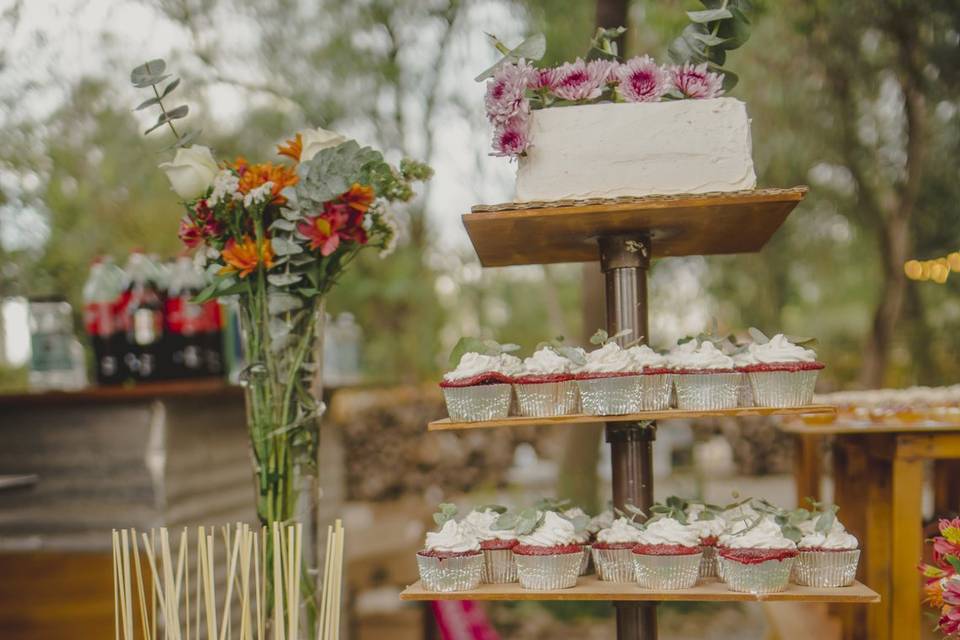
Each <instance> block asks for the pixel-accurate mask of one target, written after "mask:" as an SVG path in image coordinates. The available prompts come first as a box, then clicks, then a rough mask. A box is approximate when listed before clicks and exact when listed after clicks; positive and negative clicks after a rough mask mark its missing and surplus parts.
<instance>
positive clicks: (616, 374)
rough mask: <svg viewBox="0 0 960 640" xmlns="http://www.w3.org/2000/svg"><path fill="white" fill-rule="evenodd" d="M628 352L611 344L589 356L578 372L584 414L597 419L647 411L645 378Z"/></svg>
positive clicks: (613, 343)
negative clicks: (645, 404) (644, 387)
mask: <svg viewBox="0 0 960 640" xmlns="http://www.w3.org/2000/svg"><path fill="white" fill-rule="evenodd" d="M634 362H635V361H634V358H633V357H632V356H631V355H630V353H629V352H628V350H625V349H623V348H621V347H620V345H618V344H617V343H616V342H607V343H606V344H604V345H603V346H602V347H600V348H599V349H595V350H593V351H591V352H589V353H587V355H586V363H585V364H584V365H583V366H581V367H580V368H579V369H578V371H577V386H578V387H579V389H580V403H581V405H582V406H583V412H584V413H586V414H589V415H594V416H614V415H624V414H628V413H637V412H638V411H641V410H642V408H643V400H642V393H643V375H641V374H640V373H639V372H638V371H637V370H636V366H635V364H634Z"/></svg>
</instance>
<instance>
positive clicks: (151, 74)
mask: <svg viewBox="0 0 960 640" xmlns="http://www.w3.org/2000/svg"><path fill="white" fill-rule="evenodd" d="M166 70H167V63H166V62H165V61H164V60H163V59H161V58H156V59H154V60H150V61H148V62H144V63H143V64H141V65H140V66H139V67H137V68H135V69H134V70H133V71H131V72H130V82H131V83H132V84H133V86H134V87H135V88H137V89H147V88H149V89H151V90H152V91H153V97H152V98H147V99H146V100H144V101H143V102H141V103H140V104H138V105H137V106H136V107H135V108H134V111H140V110H142V109H146V108H148V107H152V106H154V105H156V106H157V107H159V108H160V115H159V116H158V117H157V121H156V122H155V123H154V124H153V126H151V127H150V128H149V129H147V130H146V131H144V132H143V134H144V135H147V134H149V133H151V132H152V131H155V130H156V129H159V128H160V127H162V126H163V125H167V126H168V127H169V128H170V131H171V132H172V133H173V135H174V137H175V138H176V142H174V143H173V144H172V145H170V147H168V149H178V148H180V147H184V146H186V145H188V144H190V143H191V142H193V141H194V140H196V139H197V136H199V135H200V133H201V131H202V130H201V129H197V130H195V131H186V132H184V133H183V134H181V133H180V132H179V131H177V127H176V126H175V125H174V124H173V121H174V120H180V119H181V118H186V117H187V114H188V113H190V107H189V106H187V105H185V104H182V105H180V106H179V107H173V108H168V107H167V106H166V105H165V104H164V103H163V100H164V98H167V97H168V96H170V94H172V93H173V92H174V90H176V88H177V87H179V86H180V78H174V79H173V80H170V81H169V82H167V83H166V85H165V86H164V87H163V90H161V89H160V88H159V86H160V85H161V84H163V83H164V82H166V81H167V80H168V79H169V78H170V74H169V73H165V71H166Z"/></svg>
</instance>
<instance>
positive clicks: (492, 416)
mask: <svg viewBox="0 0 960 640" xmlns="http://www.w3.org/2000/svg"><path fill="white" fill-rule="evenodd" d="M512 397H513V387H512V386H511V385H509V384H480V385H475V386H472V387H443V399H444V400H445V401H446V403H447V415H449V416H450V419H451V420H453V421H455V422H478V421H480V420H499V419H501V418H506V417H507V416H508V415H509V414H510V400H511V398H512Z"/></svg>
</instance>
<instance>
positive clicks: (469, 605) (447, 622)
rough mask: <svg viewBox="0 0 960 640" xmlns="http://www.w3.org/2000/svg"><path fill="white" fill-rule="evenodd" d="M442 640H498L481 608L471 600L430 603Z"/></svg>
mask: <svg viewBox="0 0 960 640" xmlns="http://www.w3.org/2000/svg"><path fill="white" fill-rule="evenodd" d="M430 607H431V608H432V609H433V616H434V618H436V620H437V626H438V627H440V638H442V640H500V636H499V635H497V632H496V630H495V629H494V628H493V625H491V624H490V621H489V620H488V619H487V614H486V612H485V611H484V610H483V608H482V607H481V606H480V605H479V604H477V603H476V602H473V601H472V600H435V601H433V602H431V603H430Z"/></svg>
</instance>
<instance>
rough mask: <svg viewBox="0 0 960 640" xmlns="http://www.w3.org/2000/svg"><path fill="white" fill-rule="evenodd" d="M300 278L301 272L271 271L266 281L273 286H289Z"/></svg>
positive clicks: (301, 277) (301, 276)
mask: <svg viewBox="0 0 960 640" xmlns="http://www.w3.org/2000/svg"><path fill="white" fill-rule="evenodd" d="M302 279H303V274H302V273H271V274H270V275H268V276H267V282H269V283H270V284H272V285H273V286H275V287H289V286H290V285H292V284H295V283H297V282H300V280H302Z"/></svg>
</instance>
